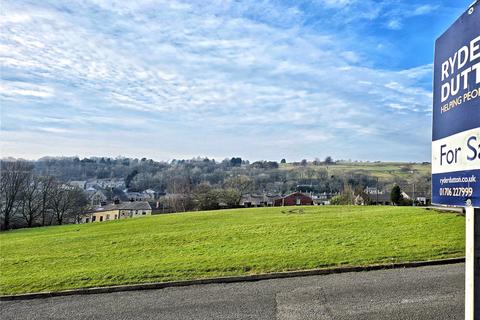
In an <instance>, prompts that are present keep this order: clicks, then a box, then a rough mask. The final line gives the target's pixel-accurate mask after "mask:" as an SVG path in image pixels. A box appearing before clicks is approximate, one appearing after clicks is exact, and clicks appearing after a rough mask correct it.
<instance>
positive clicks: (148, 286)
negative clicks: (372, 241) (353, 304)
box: [0, 258, 465, 301]
mask: <svg viewBox="0 0 480 320" xmlns="http://www.w3.org/2000/svg"><path fill="white" fill-rule="evenodd" d="M462 262H465V258H449V259H440V260H427V261H414V262H401V263H391V264H376V265H370V266H357V267H335V268H326V269H309V270H300V271H286V272H275V273H263V274H256V275H245V276H232V277H218V278H207V279H196V280H184V281H170V282H151V283H141V284H129V285H118V286H107V287H91V288H79V289H71V290H63V291H51V292H36V293H24V294H17V295H4V296H0V301H11V300H29V299H44V298H51V297H59V296H71V295H84V294H100V293H112V292H121V291H136V290H155V289H164V288H170V287H185V286H191V285H202V284H215V283H234V282H249V281H260V280H270V279H281V278H293V277H305V276H315V275H328V274H335V273H347V272H362V271H374V270H386V269H402V268H415V267H424V266H435V265H445V264H454V263H462Z"/></svg>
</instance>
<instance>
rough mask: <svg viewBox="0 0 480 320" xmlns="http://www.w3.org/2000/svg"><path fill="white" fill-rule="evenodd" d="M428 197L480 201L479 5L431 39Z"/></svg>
mask: <svg viewBox="0 0 480 320" xmlns="http://www.w3.org/2000/svg"><path fill="white" fill-rule="evenodd" d="M432 203H434V204H440V205H451V206H462V207H463V206H473V207H480V6H472V7H471V8H470V9H469V10H468V11H466V12H465V13H464V14H463V15H462V16H461V17H460V18H459V19H458V20H457V21H455V23H454V24H453V25H452V26H451V27H450V28H449V29H448V30H447V31H446V32H445V33H444V34H442V35H441V36H440V37H439V38H438V39H437V41H436V43H435V64H434V80H433V137H432Z"/></svg>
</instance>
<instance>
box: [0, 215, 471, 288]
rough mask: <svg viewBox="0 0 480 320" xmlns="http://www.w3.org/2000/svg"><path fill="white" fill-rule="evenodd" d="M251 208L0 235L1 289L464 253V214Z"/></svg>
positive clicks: (104, 283)
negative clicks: (300, 210) (462, 215)
mask: <svg viewBox="0 0 480 320" xmlns="http://www.w3.org/2000/svg"><path fill="white" fill-rule="evenodd" d="M302 209H303V211H304V212H303V213H300V212H298V208H255V209H238V210H224V211H211V212H196V213H185V214H169V215H160V216H152V217H144V218H138V219H131V220H120V221H118V220H117V221H112V222H103V223H94V224H84V225H66V226H54V227H45V228H35V229H23V230H16V231H10V232H4V233H2V234H0V252H1V260H0V266H1V276H0V292H1V294H16V293H24V292H38V291H55V290H62V289H70V288H79V287H92V286H107V285H117V284H129V283H141V282H153V281H171V280H186V279H197V278H209V277H216V276H233V275H245V274H256V273H266V272H276V271H287V270H300V269H312V268H326V267H333V266H363V265H370V264H387V263H392V262H405V261H416V260H430V259H440V258H450V257H459V256H463V250H464V218H463V217H461V216H457V215H455V214H448V213H447V214H445V213H442V214H440V213H436V212H432V211H426V210H424V209H420V208H411V207H349V206H345V207H341V206H329V207H302Z"/></svg>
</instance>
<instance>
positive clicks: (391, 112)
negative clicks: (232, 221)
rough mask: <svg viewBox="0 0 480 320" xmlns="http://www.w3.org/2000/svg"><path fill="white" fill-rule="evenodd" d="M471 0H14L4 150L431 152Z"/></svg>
mask: <svg viewBox="0 0 480 320" xmlns="http://www.w3.org/2000/svg"><path fill="white" fill-rule="evenodd" d="M470 2H471V1H429V2H428V1H395V0H393V1H371V0H316V1H261V0H252V1H208V2H206V1H184V2H182V1H136V2H134V1H123V0H118V1H115V0H84V1H77V2H75V1H51V0H42V1H38V0H34V1H22V0H15V1H8V0H6V1H2V5H1V10H0V15H1V16H0V28H1V32H0V38H1V42H0V61H1V83H0V99H1V100H0V104H1V132H0V135H1V139H0V140H1V142H0V146H1V153H2V157H8V156H13V157H22V158H27V159H35V158H39V157H42V156H47V155H48V156H72V155H78V156H80V157H83V156H92V155H97V156H112V157H114V156H118V155H123V156H129V157H139V158H141V157H147V158H153V159H157V160H168V159H173V158H176V159H179V158H191V157H196V156H208V157H210V158H212V157H213V158H216V159H223V158H224V157H231V156H240V157H243V158H247V159H250V160H258V159H268V160H280V159H281V158H286V159H287V160H288V161H293V160H300V159H303V158H307V159H313V158H315V157H319V158H324V157H325V156H327V155H331V156H333V157H334V158H335V159H357V160H398V161H429V159H430V141H431V99H432V95H431V78H432V61H433V45H434V41H435V39H436V38H437V37H438V36H439V35H440V34H441V33H442V32H443V31H444V30H445V29H446V28H447V27H448V26H449V25H450V24H451V23H452V22H453V21H454V20H455V19H456V18H457V17H458V16H459V15H460V14H461V13H462V12H463V11H464V10H465V9H466V8H467V6H468V5H469V4H470Z"/></svg>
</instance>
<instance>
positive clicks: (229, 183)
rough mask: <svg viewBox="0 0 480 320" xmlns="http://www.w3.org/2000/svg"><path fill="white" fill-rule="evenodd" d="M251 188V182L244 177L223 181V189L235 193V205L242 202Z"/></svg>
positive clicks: (238, 176)
mask: <svg viewBox="0 0 480 320" xmlns="http://www.w3.org/2000/svg"><path fill="white" fill-rule="evenodd" d="M252 186H253V181H252V179H250V178H249V177H247V176H245V175H236V176H233V177H231V178H229V179H227V180H226V181H225V184H224V188H226V189H233V190H236V191H237V192H236V193H235V195H236V196H237V199H236V200H235V205H238V204H239V203H240V201H241V200H242V197H243V196H244V195H246V194H247V193H248V192H250V191H251V189H252Z"/></svg>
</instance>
